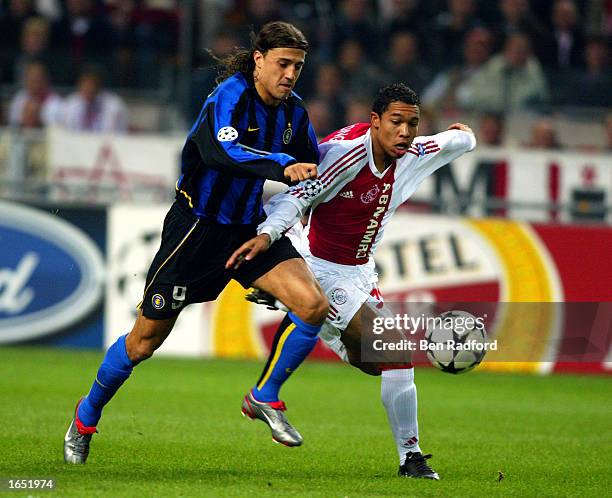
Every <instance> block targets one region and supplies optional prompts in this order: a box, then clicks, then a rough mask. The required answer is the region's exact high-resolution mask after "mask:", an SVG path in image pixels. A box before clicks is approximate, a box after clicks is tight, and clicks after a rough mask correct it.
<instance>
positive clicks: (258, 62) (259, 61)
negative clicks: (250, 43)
mask: <svg viewBox="0 0 612 498" xmlns="http://www.w3.org/2000/svg"><path fill="white" fill-rule="evenodd" d="M253 60H254V61H255V67H256V68H257V69H261V66H262V65H263V60H264V54H262V53H261V52H260V51H259V50H254V51H253Z"/></svg>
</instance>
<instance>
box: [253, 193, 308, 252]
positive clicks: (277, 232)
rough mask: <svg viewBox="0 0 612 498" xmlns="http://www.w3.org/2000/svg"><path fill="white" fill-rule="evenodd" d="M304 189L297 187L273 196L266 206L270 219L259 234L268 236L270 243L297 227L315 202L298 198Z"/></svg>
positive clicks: (260, 226)
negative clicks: (294, 226)
mask: <svg viewBox="0 0 612 498" xmlns="http://www.w3.org/2000/svg"><path fill="white" fill-rule="evenodd" d="M301 188H302V187H301V186H300V185H297V186H296V187H291V188H290V189H288V190H287V191H285V192H281V193H280V194H276V195H275V196H273V197H272V198H271V199H270V201H269V202H268V204H267V205H266V212H267V213H268V217H267V218H266V220H265V221H264V222H262V223H261V224H260V225H259V226H258V227H257V233H258V234H267V235H268V236H269V237H270V243H271V244H273V243H274V242H276V241H277V240H278V239H279V238H280V237H281V235H282V234H283V233H285V231H287V230H288V229H289V228H291V227H292V226H293V225H295V224H296V223H297V222H298V221H300V219H301V218H302V216H304V214H305V213H306V211H307V210H308V208H309V207H310V206H311V205H312V202H314V198H313V199H302V198H300V197H298V195H299V192H300V190H299V189H301Z"/></svg>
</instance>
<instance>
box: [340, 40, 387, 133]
mask: <svg viewBox="0 0 612 498" xmlns="http://www.w3.org/2000/svg"><path fill="white" fill-rule="evenodd" d="M338 65H339V66H340V71H341V72H342V80H343V81H344V82H345V88H346V90H347V92H348V93H349V94H350V95H351V97H356V96H358V97H365V98H368V99H369V98H371V96H372V95H374V93H375V92H376V90H377V89H378V88H379V87H380V86H381V84H382V83H381V77H380V76H379V74H380V70H378V68H376V67H375V66H373V65H372V64H370V63H369V62H368V61H367V56H366V54H365V50H364V48H363V44H362V42H360V41H359V40H354V39H353V40H351V39H348V40H345V41H344V42H343V43H342V45H340V50H339V53H338ZM349 122H351V123H353V121H349Z"/></svg>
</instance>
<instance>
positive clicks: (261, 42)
mask: <svg viewBox="0 0 612 498" xmlns="http://www.w3.org/2000/svg"><path fill="white" fill-rule="evenodd" d="M250 37H251V47H250V48H248V49H247V48H240V49H237V50H236V51H235V52H234V53H233V54H230V55H228V56H227V57H224V58H222V59H217V61H218V62H219V63H220V64H221V74H220V76H219V78H217V82H220V81H222V80H224V79H225V78H229V77H230V76H231V75H233V74H235V73H237V72H243V73H246V74H248V73H252V72H253V70H254V69H255V62H254V61H253V53H254V52H255V50H258V51H259V52H261V53H262V54H265V53H266V52H267V51H268V50H272V49H273V48H297V49H299V50H304V51H305V52H308V48H309V46H308V40H306V37H305V36H304V34H303V33H302V32H301V31H300V30H299V29H298V28H296V27H295V26H294V25H293V24H290V23H288V22H284V21H272V22H269V23H267V24H265V25H264V26H263V27H262V28H261V29H260V30H259V33H255V32H253V31H252V32H251V36H250ZM213 56H214V54H213Z"/></svg>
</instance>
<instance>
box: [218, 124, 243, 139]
mask: <svg viewBox="0 0 612 498" xmlns="http://www.w3.org/2000/svg"><path fill="white" fill-rule="evenodd" d="M237 138H238V130H236V128H233V127H232V126H224V127H223V128H221V129H220V130H219V131H218V132H217V140H219V142H232V141H233V140H236V139H237Z"/></svg>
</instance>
